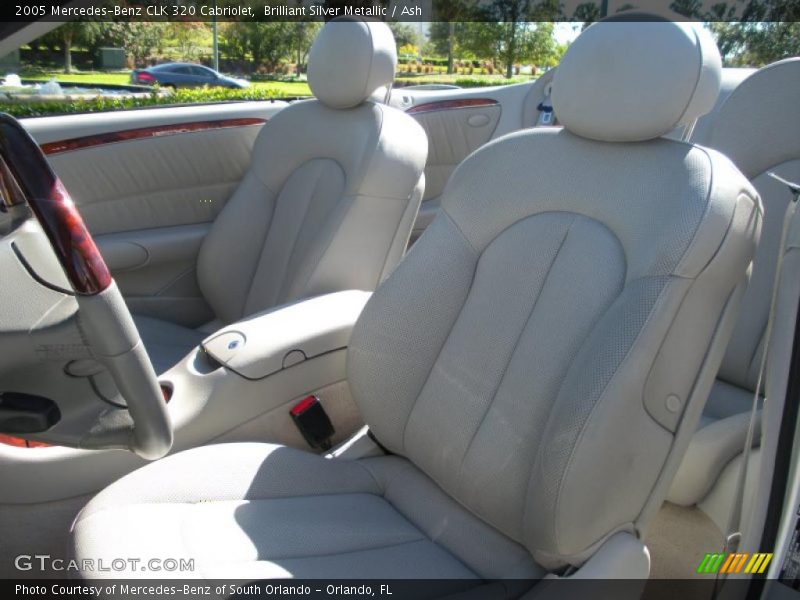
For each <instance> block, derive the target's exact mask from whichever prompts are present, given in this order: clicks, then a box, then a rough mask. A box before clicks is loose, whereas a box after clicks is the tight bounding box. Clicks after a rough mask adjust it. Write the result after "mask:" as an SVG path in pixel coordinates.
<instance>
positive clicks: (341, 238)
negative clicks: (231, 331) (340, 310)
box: [198, 20, 428, 323]
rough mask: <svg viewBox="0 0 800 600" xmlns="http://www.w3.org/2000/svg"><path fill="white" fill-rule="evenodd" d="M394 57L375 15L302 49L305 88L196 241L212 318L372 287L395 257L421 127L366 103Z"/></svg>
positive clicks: (413, 185) (415, 176) (409, 209)
mask: <svg viewBox="0 0 800 600" xmlns="http://www.w3.org/2000/svg"><path fill="white" fill-rule="evenodd" d="M396 62H397V56H396V49H395V42H394V37H393V36H392V33H391V30H390V29H389V28H388V27H387V26H386V25H385V24H383V23H372V22H370V23H367V22H364V21H344V20H342V21H332V22H330V23H328V24H326V25H325V26H324V27H323V28H322V30H321V31H320V33H319V35H318V36H317V39H316V40H315V42H314V45H313V46H312V49H311V52H310V54H309V60H308V80H309V84H310V86H311V89H312V91H313V92H314V94H315V96H316V99H315V100H309V101H301V102H297V103H294V104H292V105H291V106H289V107H288V108H286V109H284V110H282V111H281V112H280V113H278V114H277V115H276V116H275V117H274V118H272V119H271V120H270V121H269V122H267V124H266V125H265V126H264V128H263V130H262V131H261V133H260V134H259V136H258V138H257V139H256V141H255V145H254V148H253V160H252V164H251V166H250V168H249V170H248V171H247V173H246V175H245V177H244V179H243V181H242V183H241V184H240V186H239V188H238V189H237V190H236V192H235V193H234V195H233V196H232V197H231V199H230V200H229V201H228V203H227V204H226V206H225V208H224V209H223V210H222V212H221V213H220V215H219V216H218V217H217V219H216V221H215V222H214V225H213V227H212V230H211V232H210V233H209V235H208V237H207V238H206V240H205V241H204V243H203V246H202V249H201V252H200V256H199V260H198V281H199V283H200V287H201V290H202V291H203V295H204V296H205V298H206V300H207V301H208V302H209V304H210V305H211V307H212V308H213V309H214V312H215V313H216V315H217V317H218V318H219V319H220V320H221V321H222V322H223V323H228V322H231V321H235V320H237V319H239V318H241V317H243V316H245V315H248V314H252V313H254V312H258V311H260V310H264V309H266V308H269V307H272V306H275V305H278V304H282V303H284V302H289V301H292V300H296V299H299V298H303V297H307V296H312V295H316V294H322V293H327V292H333V291H339V290H344V289H362V290H372V289H374V288H375V286H376V285H377V284H378V282H379V281H380V280H381V278H382V277H384V276H385V275H386V274H387V273H388V272H389V270H391V268H393V267H394V266H395V265H396V263H397V262H398V261H399V260H400V258H401V257H402V255H403V252H404V250H405V245H406V243H407V241H408V237H409V235H410V232H411V227H412V225H413V221H414V217H415V216H416V211H417V209H418V207H419V201H420V198H421V196H422V187H423V180H422V171H423V168H424V166H425V158H426V155H427V147H428V145H427V139H426V137H425V132H424V131H423V130H422V128H421V127H420V126H419V125H418V124H417V122H416V121H414V119H413V118H411V117H410V116H408V115H406V114H404V113H403V112H401V111H399V110H397V109H394V108H391V107H389V106H386V105H384V104H381V103H379V102H375V101H373V100H371V99H370V96H371V95H372V94H373V92H375V90H376V89H378V88H381V87H383V86H386V85H390V84H391V82H392V81H393V79H394V69H395V64H396Z"/></svg>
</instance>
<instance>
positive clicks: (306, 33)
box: [290, 21, 322, 77]
mask: <svg viewBox="0 0 800 600" xmlns="http://www.w3.org/2000/svg"><path fill="white" fill-rule="evenodd" d="M321 27H322V25H321V24H320V23H315V22H313V21H297V22H294V23H291V33H290V35H291V39H292V52H293V53H294V58H295V64H296V67H295V72H296V74H297V76H298V77H299V76H300V74H301V73H302V72H303V65H305V62H306V57H307V56H308V52H309V50H311V44H313V43H314V38H315V37H316V36H317V33H318V32H319V30H320V28H321Z"/></svg>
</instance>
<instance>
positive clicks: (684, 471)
mask: <svg viewBox="0 0 800 600" xmlns="http://www.w3.org/2000/svg"><path fill="white" fill-rule="evenodd" d="M798 99H800V58H791V59H788V60H783V61H780V62H777V63H774V64H772V65H769V66H766V67H764V68H763V69H761V70H759V71H757V72H756V73H754V74H753V75H751V76H750V77H748V78H747V79H745V80H744V81H743V82H742V83H741V84H739V86H738V87H737V88H736V89H735V90H734V92H733V93H732V94H731V95H730V97H729V98H728V99H727V100H726V101H725V103H724V104H723V105H722V106H721V107H720V109H719V113H718V114H717V115H716V117H715V118H714V120H713V122H712V123H711V125H710V127H709V130H708V133H707V134H706V135H704V136H703V138H701V139H700V140H699V143H701V144H704V145H708V146H710V147H712V148H715V149H717V150H719V151H720V152H722V153H724V154H726V155H727V156H728V157H730V158H731V159H732V160H733V162H734V163H735V164H736V166H737V167H739V169H740V170H741V171H742V173H744V174H745V175H746V176H747V177H748V178H749V179H750V181H751V182H752V183H753V185H754V186H755V188H756V189H757V190H758V192H759V194H760V195H761V198H762V201H763V203H764V227H763V232H762V235H761V242H760V244H759V247H758V250H757V252H756V256H755V259H754V262H753V275H752V279H751V281H750V286H749V287H748V289H747V291H746V293H745V295H744V299H743V302H742V310H741V313H740V317H739V321H738V323H737V324H736V328H735V330H734V333H733V337H732V338H731V342H730V345H729V346H728V350H727V352H726V354H725V359H724V360H723V362H722V367H721V368H720V372H719V376H718V378H717V381H716V383H715V384H714V387H713V388H712V390H711V394H710V396H709V398H708V402H707V403H706V407H705V409H704V411H703V416H702V418H701V420H700V426H699V428H698V430H697V432H696V433H695V435H694V438H693V439H692V442H691V444H690V446H689V450H688V452H687V454H686V457H685V458H684V461H683V464H682V465H681V468H680V469H679V471H678V473H677V475H676V477H675V481H674V483H673V485H672V488H671V489H670V493H669V497H668V499H669V500H670V501H672V502H674V503H676V504H681V505H684V506H688V505H692V504H696V503H697V502H699V501H701V500H702V499H703V498H704V497H705V496H706V494H707V493H708V492H709V490H710V489H711V487H712V486H713V485H714V483H715V482H716V481H717V478H718V477H719V475H720V473H721V472H722V470H723V469H724V467H725V466H726V465H727V464H728V463H729V462H730V461H731V460H732V459H733V458H734V457H735V456H737V455H738V454H740V453H741V451H742V447H743V446H744V443H745V438H746V436H747V427H748V424H749V420H750V407H751V406H752V401H753V393H754V392H755V387H756V381H757V379H758V368H759V365H760V364H761V357H762V353H763V351H764V332H765V328H766V325H767V319H768V317H769V307H770V298H771V295H772V285H773V280H774V278H775V267H776V262H777V258H778V245H779V243H780V237H781V228H782V224H783V216H784V214H785V212H786V207H787V205H788V204H789V202H790V201H791V194H790V192H789V190H788V189H787V188H786V186H784V185H782V184H780V183H778V182H776V181H775V180H774V179H772V178H771V177H769V176H768V174H767V173H768V172H769V171H774V172H776V173H777V174H779V175H782V176H783V177H785V178H787V179H789V180H791V181H800V109H798ZM758 439H759V436H758V430H757V431H756V436H755V440H756V443H758Z"/></svg>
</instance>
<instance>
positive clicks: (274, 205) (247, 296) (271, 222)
mask: <svg viewBox="0 0 800 600" xmlns="http://www.w3.org/2000/svg"><path fill="white" fill-rule="evenodd" d="M306 164H308V163H304V164H303V165H300V167H298V169H299V168H301V167H303V166H305V165H306ZM295 172H297V169H295V170H294V171H292V172H291V173H290V174H289V175H288V177H286V179H284V180H283V184H282V186H281V191H280V192H278V193H277V194H273V196H274V200H273V202H272V214H271V215H270V219H269V225H268V226H267V231H266V235H264V239H263V240H261V249H260V250H259V253H258V258H257V260H256V264H255V268H254V269H253V274H252V279H251V280H250V285H249V286H247V293H246V294H245V296H244V301H243V302H242V313H246V312H247V304H248V301H249V300H250V294H251V293H252V292H253V284H254V283H255V281H256V275H257V274H258V268H259V267H260V266H261V261H262V260H264V249H265V248H266V247H267V240H268V239H269V237H270V232H271V231H272V227H273V226H274V225H275V213H276V212H277V211H278V201H279V200H280V196H281V193H283V190H284V189H285V188H286V182H287V181H288V180H289V179H290V178H291V177H292V175H294V174H295ZM318 184H319V173H317V179H316V181H315V182H314V189H313V190H312V196H313V194H314V193H316V190H317V185H318ZM309 206H311V201H309V203H308V204H307V205H306V209H305V212H304V213H303V219H302V221H305V219H306V216H307V215H308V208H309ZM302 221H301V223H300V227H301V228H302ZM298 233H299V231H298ZM296 244H297V236H295V237H294V239H293V240H292V249H291V250H290V252H289V258H288V259H287V262H286V264H284V265H283V273H282V277H285V275H286V268H287V267H288V266H289V260H291V257H292V254H294V248H295V245H296ZM282 286H283V284H282V283H281V287H282Z"/></svg>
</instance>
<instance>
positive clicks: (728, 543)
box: [722, 531, 742, 553]
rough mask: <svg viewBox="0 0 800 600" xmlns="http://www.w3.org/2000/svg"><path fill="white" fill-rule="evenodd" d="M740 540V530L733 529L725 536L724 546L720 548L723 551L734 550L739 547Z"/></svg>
mask: <svg viewBox="0 0 800 600" xmlns="http://www.w3.org/2000/svg"><path fill="white" fill-rule="evenodd" d="M741 541H742V532H741V531H734V532H733V533H729V534H728V536H727V537H726V538H725V546H724V547H723V549H722V552H723V553H730V552H736V551H737V550H738V549H739V544H740V543H741Z"/></svg>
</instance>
